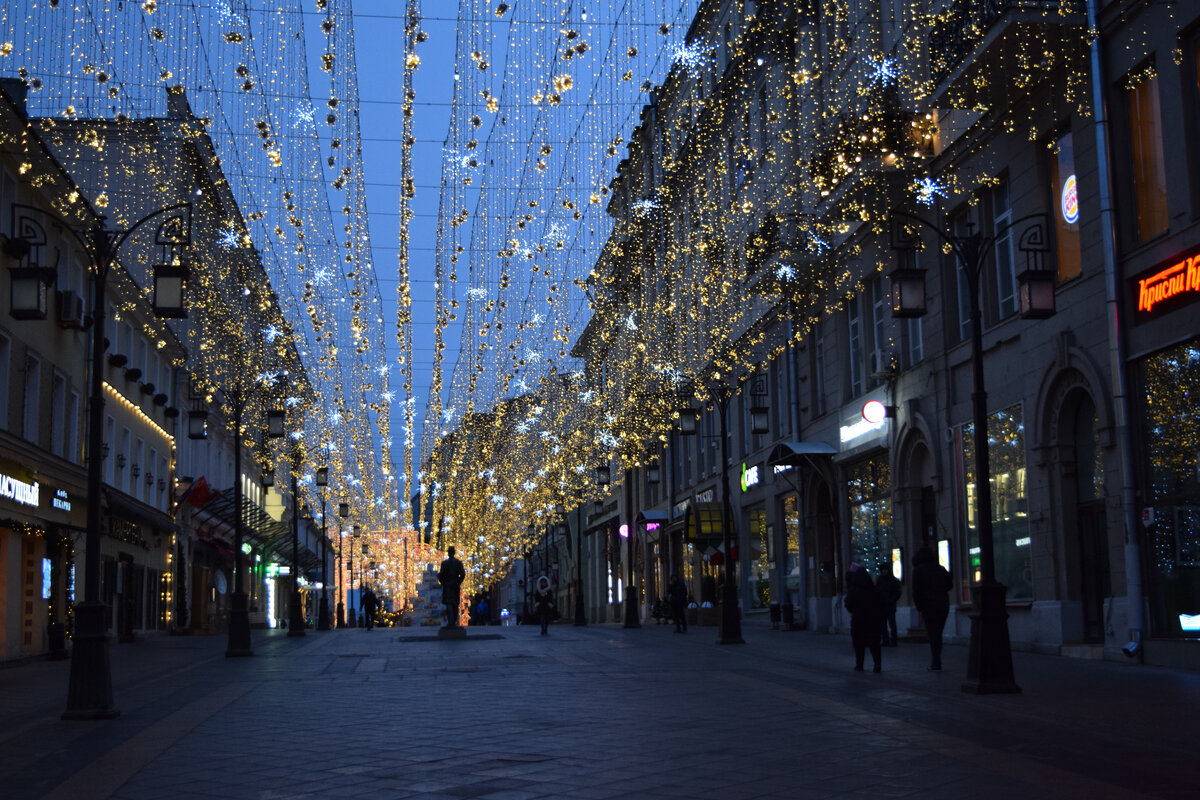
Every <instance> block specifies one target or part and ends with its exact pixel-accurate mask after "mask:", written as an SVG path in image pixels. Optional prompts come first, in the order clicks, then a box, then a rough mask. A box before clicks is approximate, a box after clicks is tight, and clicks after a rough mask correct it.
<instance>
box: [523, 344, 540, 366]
mask: <svg viewBox="0 0 1200 800" xmlns="http://www.w3.org/2000/svg"><path fill="white" fill-rule="evenodd" d="M525 360H526V361H527V362H529V363H530V364H537V363H538V362H540V361H541V360H542V354H541V353H539V352H537V351H536V350H530V349H528V348H526V350H525Z"/></svg>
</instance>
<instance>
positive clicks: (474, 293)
mask: <svg viewBox="0 0 1200 800" xmlns="http://www.w3.org/2000/svg"><path fill="white" fill-rule="evenodd" d="M487 295H488V290H487V289H484V288H483V287H482V286H472V287H471V288H470V289H467V297H469V298H471V299H472V300H485V299H487Z"/></svg>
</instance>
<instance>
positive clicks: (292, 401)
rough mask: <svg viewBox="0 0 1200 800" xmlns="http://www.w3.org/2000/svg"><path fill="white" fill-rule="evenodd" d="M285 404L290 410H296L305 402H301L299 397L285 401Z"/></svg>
mask: <svg viewBox="0 0 1200 800" xmlns="http://www.w3.org/2000/svg"><path fill="white" fill-rule="evenodd" d="M283 402H284V405H286V406H287V407H288V408H295V407H296V406H298V405H300V404H301V403H303V402H304V401H303V400H301V399H300V398H299V397H289V398H288V399H287V400H284V401H283Z"/></svg>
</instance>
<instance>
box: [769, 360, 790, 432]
mask: <svg viewBox="0 0 1200 800" xmlns="http://www.w3.org/2000/svg"><path fill="white" fill-rule="evenodd" d="M785 359H788V356H786V355H782V354H781V355H779V356H776V357H775V359H774V360H773V361H772V362H771V385H772V386H774V387H775V403H774V405H775V429H776V430H777V431H778V432H779V434H780V435H786V434H788V433H789V432H790V431H791V428H792V425H791V423H792V414H791V409H792V406H791V403H790V402H789V401H788V390H787V389H788V384H787V376H788V365H789V364H790V363H791V362H790V359H789V360H786V361H785Z"/></svg>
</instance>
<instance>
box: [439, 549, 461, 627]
mask: <svg viewBox="0 0 1200 800" xmlns="http://www.w3.org/2000/svg"><path fill="white" fill-rule="evenodd" d="M454 552H455V550H454V545H451V546H449V547H447V548H446V560H445V561H443V562H442V568H441V569H440V570H438V575H437V579H438V583H440V584H441V585H442V604H443V605H444V606H446V627H447V628H457V627H458V604H459V602H460V601H461V598H462V595H461V594H460V589H461V587H462V583H463V580H465V579H466V577H467V572H466V570H465V569H463V564H462V562H461V561H459V560H458V559H457V558H455V556H454Z"/></svg>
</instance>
